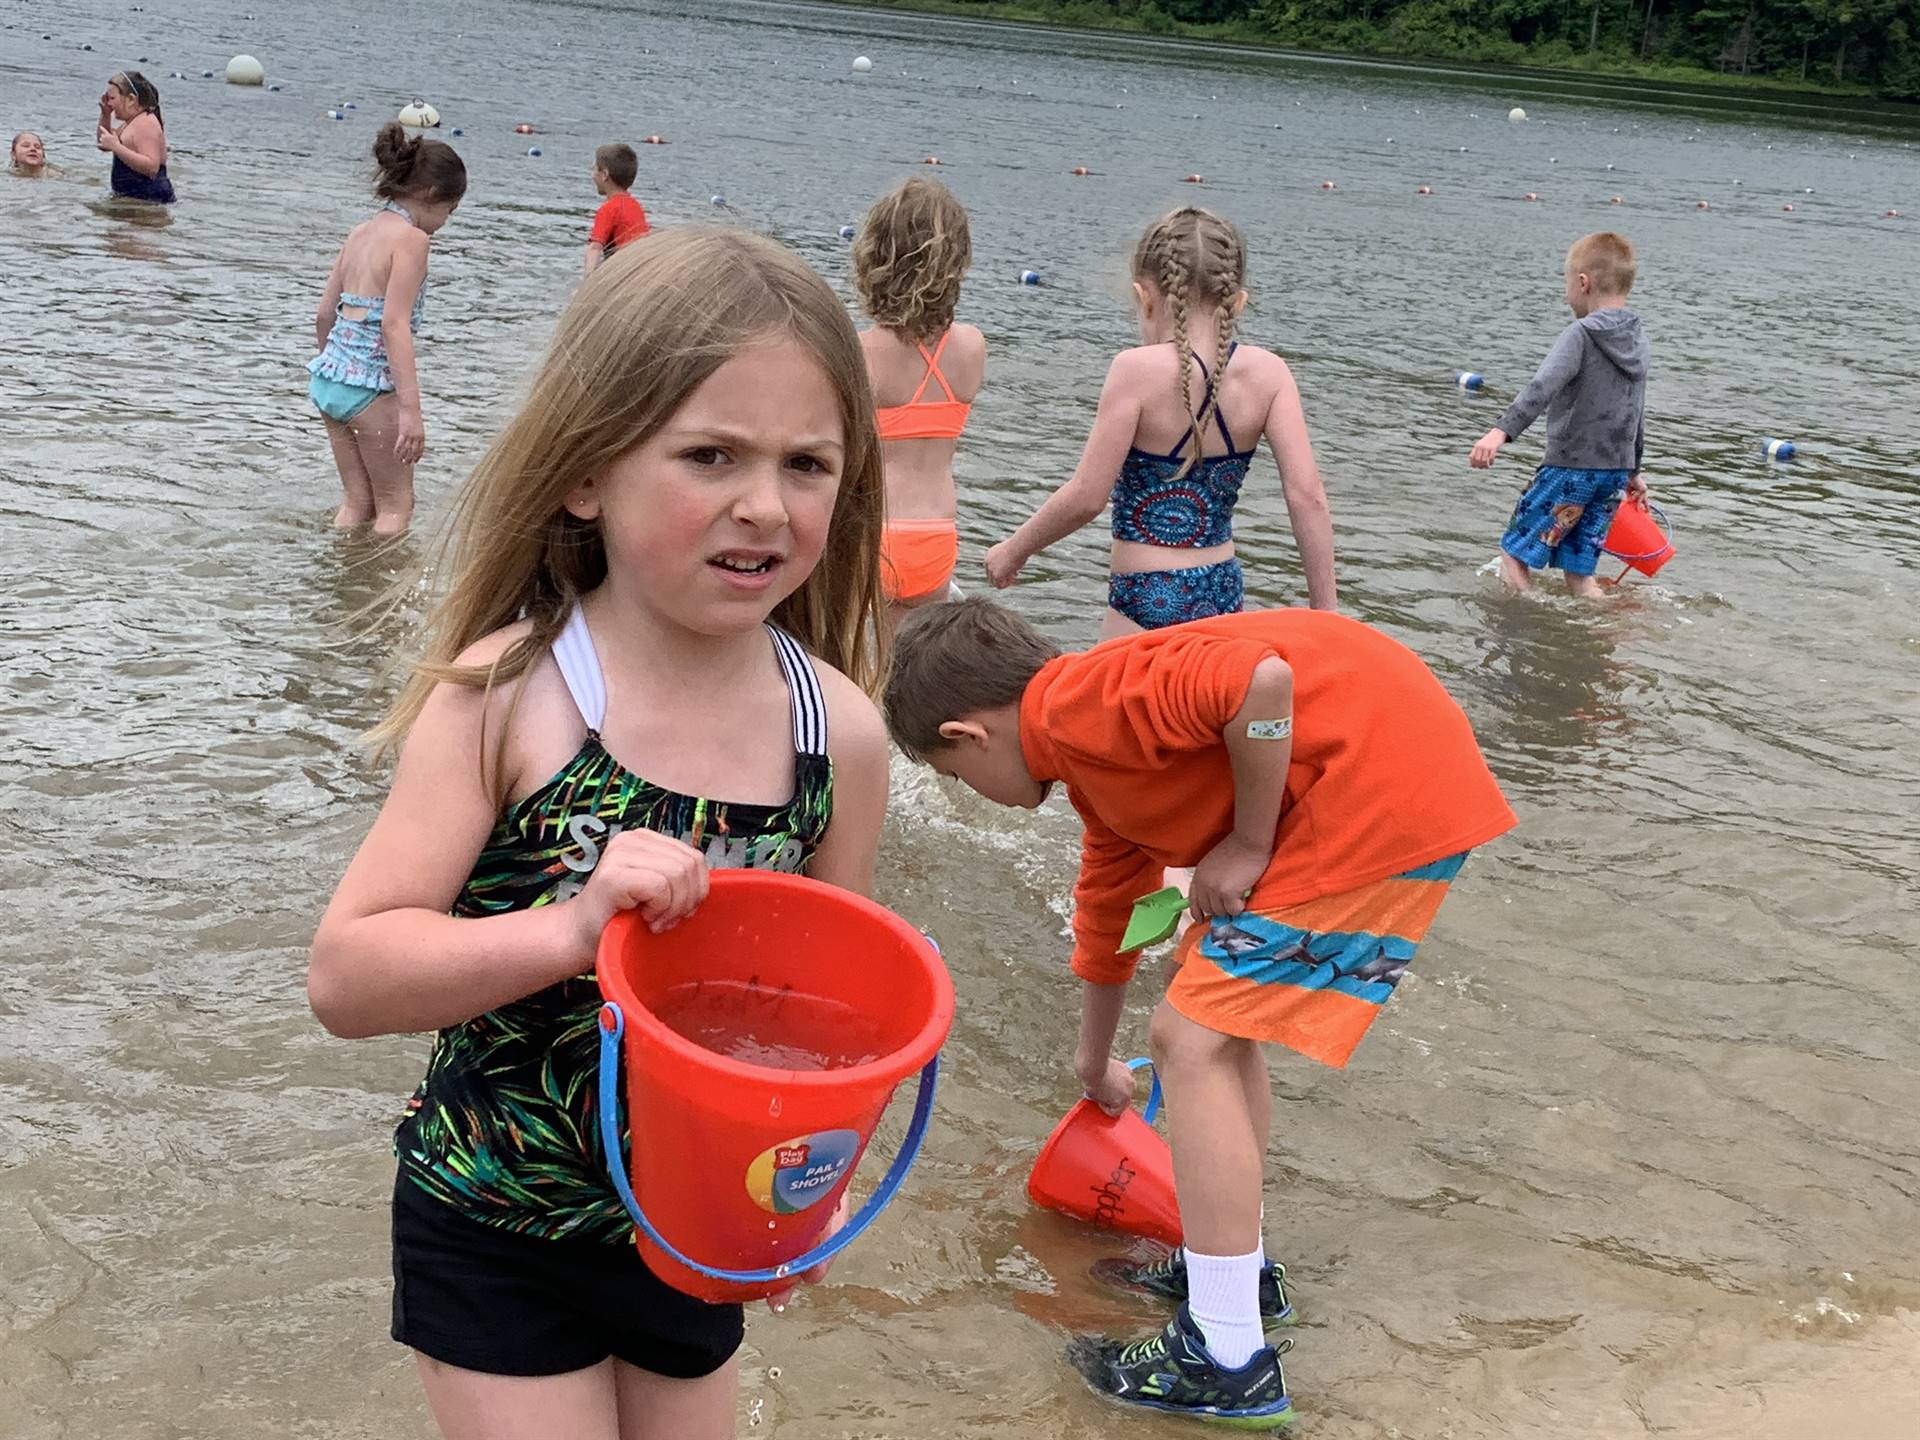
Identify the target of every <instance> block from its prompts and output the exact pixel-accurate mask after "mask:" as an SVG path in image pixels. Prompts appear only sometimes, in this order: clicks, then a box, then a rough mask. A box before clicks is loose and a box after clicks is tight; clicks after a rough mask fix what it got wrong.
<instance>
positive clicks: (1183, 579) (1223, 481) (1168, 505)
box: [986, 206, 1336, 639]
mask: <svg viewBox="0 0 1920 1440" xmlns="http://www.w3.org/2000/svg"><path fill="white" fill-rule="evenodd" d="M1246 278H1247V252H1246V243H1245V241H1244V240H1243V239H1242V238H1241V235H1240V231H1239V230H1238V229H1237V228H1236V227H1235V226H1234V225H1233V224H1232V223H1230V222H1229V221H1226V220H1223V219H1221V218H1220V217H1219V216H1218V215H1215V214H1212V213H1211V212H1210V211H1206V210H1199V209H1195V208H1193V207H1191V206H1189V207H1186V208H1183V209H1180V210H1175V211H1174V212H1173V213H1171V214H1170V215H1166V216H1163V217H1162V218H1161V219H1159V220H1156V221H1155V222H1154V223H1153V224H1152V225H1150V226H1148V227H1147V232H1146V234H1145V235H1143V236H1142V237H1141V239H1140V245H1139V248H1138V249H1137V250H1136V251H1135V252H1134V257H1133V294H1134V305H1135V310H1136V312H1137V315H1138V318H1139V322H1140V339H1141V342H1142V343H1141V344H1140V345H1139V346H1138V347H1136V348H1134V349H1131V350H1123V351H1121V352H1120V354H1119V355H1117V356H1115V357H1114V361H1113V364H1112V366H1111V367H1110V368H1109V369H1108V371H1107V380H1106V384H1105V385H1104V386H1103V387H1102V388H1101V391H1100V408H1099V411H1098V413H1097V414H1096V415H1095V416H1094V420H1093V430H1092V432H1091V433H1090V434H1089V435H1088V436H1087V444H1086V449H1085V450H1084V451H1083V452H1082V453H1081V456H1080V464H1079V467H1078V468H1077V469H1076V470H1075V471H1074V472H1073V477H1072V478H1071V479H1070V480H1068V481H1067V483H1066V484H1065V485H1063V486H1061V487H1060V488H1059V489H1058V490H1057V491H1055V492H1054V493H1053V495H1051V496H1050V497H1049V498H1048V499H1047V501H1046V503H1045V504H1043V505H1042V506H1041V507H1040V508H1039V509H1038V510H1037V511H1035V512H1034V514H1033V516H1032V518H1031V519H1029V520H1028V521H1027V522H1026V524H1024V525H1022V526H1021V527H1020V528H1019V529H1018V530H1017V531H1015V532H1014V533H1013V535H1012V536H1011V537H1010V538H1009V539H1006V540H1003V541H1001V542H1000V543H999V544H998V545H996V546H994V547H993V548H992V549H991V550H989V551H988V552H987V557H986V565H987V578H988V579H989V580H990V581H991V582H992V583H993V584H994V585H995V586H996V587H997V588H1000V589H1005V588H1006V587H1007V586H1009V585H1011V584H1012V583H1013V582H1014V580H1015V578H1016V577H1017V576H1018V575H1019V574H1020V571H1021V569H1022V567H1024V566H1025V565H1026V563H1027V562H1028V561H1029V560H1031V559H1032V558H1033V557H1034V556H1035V555H1038V554H1039V553H1040V552H1041V551H1042V550H1045V549H1046V548H1047V547H1048V546H1049V545H1052V544H1054V543H1056V542H1057V541H1060V540H1063V539H1065V538H1066V537H1067V536H1069V535H1071V534H1073V533H1074V531H1076V530H1078V529H1080V528H1081V527H1082V526H1083V525H1086V524H1087V523H1088V522H1090V521H1092V520H1093V519H1095V518H1096V517H1097V516H1098V515H1099V514H1100V512H1101V511H1102V510H1104V509H1105V508H1106V507H1107V504H1108V502H1109V500H1111V502H1112V505H1113V519H1112V524H1113V553H1112V557H1111V561H1110V564H1111V571H1112V573H1111V575H1110V577H1109V579H1108V582H1107V614H1106V619H1105V622H1104V624H1103V625H1102V627H1101V638H1102V639H1112V638H1114V637H1115V636H1119V635H1131V634H1135V633H1137V632H1138V631H1141V630H1157V629H1159V628H1161V627H1162V626H1166V625H1177V624H1179V623H1180V622H1181V621H1183V620H1198V619H1201V618H1203V617H1206V616H1210V615H1226V614H1232V613H1233V612H1235V611H1238V610H1240V609H1241V608H1242V604H1243V601H1244V598H1245V585H1244V581H1243V579H1242V575H1241V570H1240V561H1239V558H1238V557H1237V555H1236V554H1235V552H1234V546H1233V508H1234V504H1235V502H1236V501H1237V500H1238V499H1239V496H1240V487H1241V484H1242V483H1243V482H1244V481H1245V480H1246V477H1247V469H1248V467H1249V466H1250V465H1251V463H1252V461H1253V457H1254V455H1255V453H1256V451H1257V449H1258V445H1259V442H1258V440H1257V439H1256V440H1255V441H1254V443H1253V444H1252V445H1251V446H1249V447H1248V448H1247V449H1245V450H1242V449H1241V448H1240V447H1239V445H1238V444H1237V443H1236V442H1235V439H1234V437H1235V436H1236V435H1239V436H1248V435H1253V436H1258V435H1262V434H1264V435H1265V436H1266V438H1267V442H1268V444H1269V445H1271V446H1272V447H1273V456H1274V459H1275V461H1276V462H1277V463H1278V465H1279V469H1280V485H1281V489H1282V491H1283V493H1284V494H1285V496H1286V502H1287V515H1288V518H1289V519H1290V520H1291V521H1292V524H1293V538H1294V541H1295V543H1296V544H1298V545H1299V547H1300V560H1301V565H1302V567H1303V568H1304V570H1305V571H1306V581H1307V599H1308V603H1309V604H1311V605H1312V606H1313V608H1314V609H1316V610H1331V609H1333V608H1334V605H1335V598H1336V597H1335V587H1334V576H1333V523H1332V520H1331V518H1330V517H1329V514H1328V510H1327V496H1326V491H1325V490H1324V489H1323V488H1322V486H1321V483H1320V471H1319V468H1318V467H1317V466H1316V465H1315V464H1314V459H1313V445H1312V442H1311V441H1310V440H1309V439H1308V437H1307V422H1306V417H1305V415H1304V414H1303V413H1302V412H1301V409H1300V393H1299V391H1298V389H1296V388H1295V386H1294V382H1293V372H1292V371H1290V370H1289V369H1288V368H1287V362H1286V361H1284V360H1282V359H1281V358H1280V357H1279V356H1278V355H1275V354H1274V353H1273V352H1271V351H1269V350H1262V349H1260V348H1258V347H1256V346H1253V345H1241V344H1239V343H1237V342H1236V341H1235V339H1234V330H1235V327H1236V325H1237V323H1238V321H1239V318H1240V312H1241V310H1242V309H1243V308H1244V307H1245V306H1246V303H1247V291H1246ZM1196 371H1198V372H1199V373H1198V381H1199V383H1198V384H1196V383H1195V372H1196ZM1196 392H1198V393H1197V396H1196ZM1169 550H1173V551H1178V552H1180V554H1179V555H1178V557H1177V558H1178V560H1179V562H1180V563H1179V564H1177V565H1172V566H1170V565H1169V563H1168V562H1169V560H1170V559H1174V558H1176V557H1172V556H1169V555H1168V554H1167V552H1168V551H1169Z"/></svg>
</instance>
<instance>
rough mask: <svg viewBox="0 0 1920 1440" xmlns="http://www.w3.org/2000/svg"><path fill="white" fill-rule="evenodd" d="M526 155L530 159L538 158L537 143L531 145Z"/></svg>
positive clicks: (538, 148) (538, 149)
mask: <svg viewBox="0 0 1920 1440" xmlns="http://www.w3.org/2000/svg"><path fill="white" fill-rule="evenodd" d="M527 155H528V157H529V158H530V159H534V160H538V159H539V158H540V147H539V146H538V145H535V146H532V147H531V148H530V149H528V151H527Z"/></svg>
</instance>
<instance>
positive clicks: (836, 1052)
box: [597, 870, 953, 1301]
mask: <svg viewBox="0 0 1920 1440" xmlns="http://www.w3.org/2000/svg"><path fill="white" fill-rule="evenodd" d="M709 882H710V888H709V891H708V894H707V898H706V900H705V901H703V902H702V903H701V905H700V908H699V909H698V910H696V911H694V913H693V914H692V915H691V916H690V917H689V918H687V919H686V920H683V921H682V922H681V923H680V924H679V925H678V926H676V927H675V928H674V929H672V930H669V931H667V932H666V933H665V934H663V935H655V934H653V933H652V932H651V931H649V930H648V929H647V927H646V925H645V923H644V922H643V921H642V920H641V919H640V918H639V916H638V915H637V914H634V913H633V912H630V911H629V912H627V913H624V914H621V915H618V916H616V917H615V918H614V920H613V922H612V923H611V924H610V925H608V926H607V928H606V931H605V933H604V934H603V935H602V936H601V938H600V951H599V956H598V960H597V969H598V972H599V979H600V989H601V992H602V993H603V994H604V995H605V996H606V1000H607V1003H606V1004H605V1005H604V1006H602V1007H601V1012H600V1031H601V1034H600V1092H599V1094H600V1116H599V1124H600V1137H601V1145H602V1148H603V1150H604V1152H605V1154H606V1157H607V1161H608V1167H607V1168H608V1172H609V1175H610V1177H611V1179H612V1180H613V1184H614V1188H615V1189H616V1190H617V1191H618V1192H619V1193H620V1196H621V1199H622V1201H623V1202H624V1203H625V1204H626V1207H627V1210H628V1212H629V1213H630V1214H631V1215H632V1217H633V1221H634V1226H635V1229H636V1231H637V1236H636V1238H637V1240H638V1243H639V1246H640V1253H641V1256H642V1257H643V1258H644V1259H645V1260H646V1262H647V1267H648V1268H649V1269H650V1270H652V1271H653V1272H654V1273H655V1274H656V1275H658V1276H659V1277H660V1278H661V1279H662V1280H665V1281H666V1282H667V1283H668V1284H670V1285H672V1286H673V1287H674V1288H675V1289H677V1290H681V1291H684V1292H685V1293H687V1294H689V1295H696V1296H698V1297H699V1298H701V1299H703V1300H709V1301H742V1300H751V1299H758V1298H760V1297H762V1296H766V1295H772V1294H775V1293H777V1292H778V1291H781V1290H785V1289H787V1288H789V1287H790V1286H792V1285H793V1284H794V1282H795V1280H796V1279H797V1278H798V1277H799V1275H800V1273H801V1272H802V1271H804V1270H806V1269H808V1268H810V1267H811V1266H814V1265H817V1264H820V1263H821V1262H822V1261H824V1260H826V1259H829V1258H831V1256H833V1255H835V1254H837V1253H839V1251H840V1250H841V1249H843V1248H844V1247H845V1246H846V1245H848V1244H850V1243H851V1242H852V1241H853V1240H854V1238H855V1237H857V1236H858V1235H859V1234H860V1233H861V1232H862V1231H863V1230H865V1229H866V1227H867V1226H868V1225H869V1224H871V1223H872V1222H873V1220H874V1219H875V1218H877V1217H878V1215H879V1213H880V1211H881V1210H882V1209H883V1208H884V1207H885V1206H886V1204H887V1202H888V1201H889V1200H891V1199H892V1198H893V1195H894V1192H895V1191H897V1190H898V1189H899V1186H900V1183H901V1182H902V1181H903V1180H904V1179H905V1178H906V1172H907V1169H908V1167H910V1166H911V1165H912V1163H913V1158H914V1155H915V1154H916V1152H917V1151H918V1150H919V1147H920V1142H921V1139H922V1138H923V1136H924V1135H925V1133H926V1126H927V1121H928V1118H929V1117H930V1115H931V1113H932V1108H933V1091H934V1084H935V1080H936V1077H937V1075H938V1073H939V1064H940V1062H939V1051H940V1046H941V1045H942V1044H943V1043H944V1042H945V1040H946V1038H947V1031H948V1030H949V1029H950V1028H951V1026H952V1024H953V983H952V981H951V980H950V979H949V978H948V976H947V970H946V966H945V965H943V964H942V963H941V961H940V955H939V951H938V950H936V949H935V948H934V945H933V942H932V941H931V940H929V939H927V937H926V936H924V935H922V934H920V932H919V931H917V930H915V929H914V928H913V927H912V926H911V925H909V924H907V922H906V921H904V920H902V919H901V918H900V917H899V916H897V915H895V914H893V913H892V912H891V911H889V910H886V909H884V908H882V907H881V906H879V905H876V904H875V903H874V902H873V901H871V900H868V899H866V898H865V897H864V896H860V895H855V894H854V893H852V892H851V891H848V890H841V889H839V888H837V887H835V886H832V885H825V884H822V883H820V882H819V881H815V880H808V879H805V878H803V877H801V876H797V875H785V874H779V873H776V872H772V871H756V870H716V871H714V872H713V873H712V875H711V876H710V877H709ZM623 1060H624V1062H625V1065H626V1070H627V1075H626V1087H625V1088H626V1096H625V1098H626V1102H627V1103H626V1111H627V1114H628V1116H629V1119H630V1129H631V1160H630V1161H623V1159H622V1156H621V1149H620V1114H619V1112H620V1109H621V1106H620V1100H621V1093H620V1090H621V1087H620V1080H619V1071H620V1066H621V1063H622V1061H623ZM916 1071H917V1072H918V1073H919V1075H920V1083H919V1092H918V1095H917V1096H916V1099H915V1105H914V1113H913V1120H912V1123H911V1124H910V1125H909V1126H908V1130H907V1136H906V1138H905V1140H903V1141H902V1142H901V1146H900V1150H899V1153H898V1154H897V1156H896V1157H895V1159H894V1162H893V1165H892V1166H891V1167H890V1169H889V1170H888V1172H887V1174H886V1176H885V1177H884V1178H883V1179H882V1180H881V1182H880V1184H879V1186H878V1188H876V1189H875V1191H874V1193H873V1194H872V1196H871V1197H869V1199H868V1200H867V1202H866V1203H865V1204H864V1205H863V1206H862V1207H861V1209H860V1212H859V1213H858V1214H857V1215H855V1216H853V1217H851V1218H850V1219H849V1221H848V1222H847V1224H846V1226H845V1227H844V1228H843V1229H842V1230H841V1231H840V1232H839V1233H838V1234H837V1235H834V1236H832V1237H831V1238H827V1237H826V1231H827V1226H828V1224H829V1223H830V1222H831V1220H832V1217H833V1212H834V1207H835V1205H836V1204H837V1202H838V1200H839V1198H840V1196H841V1195H842V1194H843V1193H844V1192H845V1190H846V1188H847V1185H848V1183H849V1182H850V1181H851V1180H852V1178H853V1171H854V1168H855V1167H856V1166H857V1165H858V1164H859V1163H860V1157H861V1156H862V1155H863V1154H864V1153H865V1151H866V1147H867V1141H868V1140H869V1139H870V1138H872V1135H873V1130H874V1127H875V1126H876V1125H877V1124H878V1123H879V1120H880V1116H881V1114H882V1112H884V1111H885V1110H886V1108H887V1104H888V1102H889V1101H890V1100H891V1099H892V1098H893V1092H894V1089H895V1087H896V1086H898V1084H899V1083H900V1081H902V1080H903V1079H905V1078H906V1077H907V1076H909V1075H912V1074H914V1073H915V1072H916Z"/></svg>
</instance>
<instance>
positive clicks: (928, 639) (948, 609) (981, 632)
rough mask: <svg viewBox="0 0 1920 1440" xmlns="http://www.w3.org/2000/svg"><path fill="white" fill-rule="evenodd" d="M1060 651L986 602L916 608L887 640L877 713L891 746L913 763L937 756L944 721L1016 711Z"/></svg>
mask: <svg viewBox="0 0 1920 1440" xmlns="http://www.w3.org/2000/svg"><path fill="white" fill-rule="evenodd" d="M1059 653H1060V647H1059V646H1058V645H1055V644H1054V643H1053V642H1052V641H1051V640H1049V639H1047V637H1046V636H1044V635H1042V634H1041V633H1040V632H1039V631H1038V630H1036V629H1034V628H1033V626H1031V625H1029V624H1028V623H1027V622H1026V621H1025V620H1022V619H1021V618H1020V617H1019V616H1018V615H1016V614H1014V613H1013V611H1011V610H1009V609H1007V608H1006V607H1005V606H1002V605H996V604H994V603H993V601H991V600H980V599H974V600H953V601H949V602H947V603H944V604H940V605H923V606H921V607H920V608H919V609H917V610H915V611H914V612H913V613H912V614H911V615H909V616H908V617H907V620H906V623H904V624H903V625H901V627H900V633H899V634H897V635H895V636H894V637H893V672H892V674H891V675H889V676H888V678H887V691H886V694H885V695H884V696H883V697H882V699H881V710H882V712H883V713H884V714H885V715H886V718H887V732H888V733H889V734H890V735H892V736H893V743H894V744H896V745H898V746H899V747H900V748H901V749H902V750H904V751H906V752H907V755H908V757H909V758H911V759H914V760H922V761H924V760H925V759H927V757H928V756H930V755H933V754H935V753H936V752H938V751H941V750H944V749H946V748H947V747H948V745H949V744H950V743H951V742H950V741H948V740H945V739H943V738H941V735H940V727H941V726H942V725H944V724H946V722H947V721H949V720H958V719H959V718H960V717H961V716H963V715H972V714H976V713H978V712H979V711H982V710H997V709H999V708H1000V707H1001V706H1002V705H1017V704H1019V703H1020V697H1021V696H1022V695H1024V694H1026V693H1027V686H1028V685H1029V684H1030V683H1032V680H1033V677H1034V676H1035V675H1038V674H1039V673H1040V670H1041V667H1042V666H1044V665H1045V664H1046V663H1047V662H1048V661H1049V660H1051V659H1053V658H1054V657H1055V656H1057V655H1058V654H1059Z"/></svg>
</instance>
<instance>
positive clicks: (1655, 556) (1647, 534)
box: [1600, 500, 1674, 575]
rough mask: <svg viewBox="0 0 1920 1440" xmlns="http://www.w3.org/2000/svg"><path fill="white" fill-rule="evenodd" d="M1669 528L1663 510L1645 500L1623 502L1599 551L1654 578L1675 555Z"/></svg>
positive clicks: (1616, 511) (1615, 512)
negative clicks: (1668, 531)
mask: <svg viewBox="0 0 1920 1440" xmlns="http://www.w3.org/2000/svg"><path fill="white" fill-rule="evenodd" d="M1668 528H1669V527H1668V526H1667V515H1666V512H1665V511H1664V510H1661V509H1659V508H1658V507H1657V506H1654V505H1649V504H1648V503H1647V502H1646V501H1644V500H1622V501H1621V502H1620V506H1619V508H1618V509H1616V510H1615V511H1614V512H1613V524H1612V525H1611V526H1609V527H1608V529H1607V538H1606V539H1605V540H1602V541H1601V542H1600V548H1601V549H1602V550H1604V551H1606V552H1607V554H1609V555H1611V556H1613V558H1614V559H1616V560H1624V561H1626V563H1627V564H1628V565H1630V566H1631V567H1632V568H1634V569H1635V570H1638V571H1639V572H1640V573H1641V574H1642V575H1657V574H1659V573H1660V567H1661V566H1662V565H1664V564H1666V563H1667V561H1669V560H1671V559H1672V558H1673V554H1674V549H1673V540H1672V538H1671V537H1670V536H1669V535H1668V533H1667V530H1668ZM1621 573H1622V574H1625V573H1626V572H1625V571H1622V572H1621Z"/></svg>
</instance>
